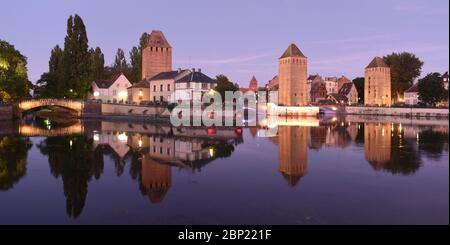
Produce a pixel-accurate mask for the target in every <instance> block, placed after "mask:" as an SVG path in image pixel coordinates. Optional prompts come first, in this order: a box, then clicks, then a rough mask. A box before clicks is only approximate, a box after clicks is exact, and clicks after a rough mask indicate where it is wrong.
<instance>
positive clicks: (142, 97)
mask: <svg viewBox="0 0 450 245" xmlns="http://www.w3.org/2000/svg"><path fill="white" fill-rule="evenodd" d="M127 91H128V102H129V103H131V104H137V105H139V104H141V103H142V102H145V101H149V100H150V83H149V82H148V81H147V80H142V81H140V82H138V83H135V84H133V85H132V86H131V87H129V88H127Z"/></svg>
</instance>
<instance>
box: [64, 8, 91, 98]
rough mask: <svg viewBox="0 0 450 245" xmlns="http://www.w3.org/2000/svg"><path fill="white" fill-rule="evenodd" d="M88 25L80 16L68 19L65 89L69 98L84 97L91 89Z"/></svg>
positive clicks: (65, 40) (65, 49)
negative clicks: (86, 25)
mask: <svg viewBox="0 0 450 245" xmlns="http://www.w3.org/2000/svg"><path fill="white" fill-rule="evenodd" d="M88 48H89V45H88V38H87V33H86V27H85V25H84V23H83V20H82V19H81V17H80V16H78V15H75V16H70V17H69V19H68V20H67V35H66V37H65V39H64V51H63V64H64V85H65V86H64V90H63V94H64V96H65V97H69V98H84V97H85V96H86V94H87V92H88V91H89V90H90V87H91V84H90V83H91V81H90V71H91V68H90V66H89V64H90V55H89V50H88Z"/></svg>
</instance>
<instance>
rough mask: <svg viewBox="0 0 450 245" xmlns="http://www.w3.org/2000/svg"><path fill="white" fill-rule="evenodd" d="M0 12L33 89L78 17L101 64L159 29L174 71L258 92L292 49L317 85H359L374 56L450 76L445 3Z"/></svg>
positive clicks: (63, 4)
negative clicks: (252, 84) (409, 60)
mask: <svg viewBox="0 0 450 245" xmlns="http://www.w3.org/2000/svg"><path fill="white" fill-rule="evenodd" d="M0 8H1V10H0V13H1V15H0V39H4V40H6V41H8V42H11V43H12V44H14V45H15V46H16V48H18V49H19V50H20V51H21V52H22V53H23V54H24V55H25V56H27V57H28V70H29V77H30V79H31V80H32V81H36V80H37V79H38V78H39V76H40V75H41V74H42V73H43V72H45V71H47V69H48V57H49V54H50V50H51V49H52V47H53V46H55V45H56V44H60V45H62V44H63V41H64V36H65V34H66V20H67V18H68V16H69V15H71V14H75V13H77V14H79V15H80V16H81V17H82V18H83V20H84V22H85V25H86V26H87V32H88V38H89V45H90V46H93V47H95V46H100V47H101V49H102V50H103V52H104V54H105V59H106V63H107V64H110V63H112V62H113V59H114V54H115V52H116V50H117V48H119V47H120V48H122V49H124V50H125V51H126V53H128V51H129V50H130V48H131V47H132V46H133V45H136V44H137V42H138V39H139V37H140V35H141V34H142V32H144V31H151V30H152V29H159V30H162V31H163V32H164V34H165V36H166V38H167V39H168V41H169V42H170V44H171V45H172V47H173V60H174V62H173V68H174V69H176V68H178V67H182V68H189V67H195V68H199V67H200V68H202V71H204V72H205V73H206V74H207V75H210V76H215V75H217V74H220V73H223V74H226V75H228V76H229V77H230V78H231V79H232V80H233V81H235V82H238V83H240V84H242V85H247V83H248V81H249V80H250V78H251V76H252V75H255V76H256V77H257V79H258V80H259V82H260V85H262V84H263V83H266V82H267V80H269V79H270V78H272V77H273V76H274V75H275V74H276V73H277V71H278V66H277V58H278V57H279V56H280V55H281V54H282V53H283V51H284V50H285V49H286V48H287V46H288V45H289V43H292V42H293V43H295V44H297V45H298V46H299V48H300V49H301V50H302V51H303V53H305V55H306V56H307V57H308V72H309V73H319V74H322V75H324V76H334V75H336V76H338V75H341V74H343V75H346V76H348V77H349V78H354V77H355V76H361V75H363V72H364V67H365V66H366V65H367V64H368V63H369V62H370V60H371V59H372V58H373V57H374V56H383V55H386V54H388V53H391V52H393V51H395V52H400V51H408V52H413V53H415V54H417V55H418V56H419V57H420V58H421V59H422V60H423V61H424V62H425V65H424V67H423V72H422V74H425V73H428V72H432V71H437V72H443V71H446V70H448V67H449V12H448V9H449V1H448V0H378V1H373V0H371V1H370V0H340V1H331V0H328V1H324V0H315V1H294V0H292V1H288V0H278V1H275V0H272V1H261V0H258V1H257V0H250V1H244V0H240V1H237V0H236V1H234V0H227V1H225V0H223V1H207V0H204V1H200V0H190V1H137V0H136V1H133V0H127V1H123V0H122V1H112V0H110V1H92V0H91V1H88V0H79V1H62V0H59V1H57V0H41V1H20V0H18V1H4V2H2V4H1V5H0Z"/></svg>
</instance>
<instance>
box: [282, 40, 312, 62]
mask: <svg viewBox="0 0 450 245" xmlns="http://www.w3.org/2000/svg"><path fill="white" fill-rule="evenodd" d="M286 57H303V58H306V56H305V55H304V54H303V53H302V51H300V49H299V48H298V47H297V45H295V44H293V43H291V44H289V47H288V48H287V49H286V51H284V53H283V55H282V56H281V57H280V59H282V58H286Z"/></svg>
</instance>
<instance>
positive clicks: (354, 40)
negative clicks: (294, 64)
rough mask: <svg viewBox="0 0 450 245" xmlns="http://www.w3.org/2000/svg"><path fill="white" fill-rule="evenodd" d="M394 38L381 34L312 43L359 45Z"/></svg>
mask: <svg viewBox="0 0 450 245" xmlns="http://www.w3.org/2000/svg"><path fill="white" fill-rule="evenodd" d="M391 38H392V35H391V34H379V35H372V36H365V37H351V38H345V39H335V40H319V41H313V42H310V43H312V44H330V43H358V42H367V41H374V40H390V39H391Z"/></svg>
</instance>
